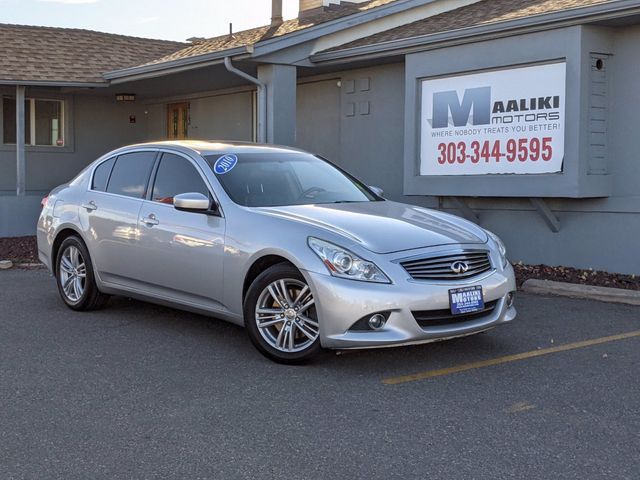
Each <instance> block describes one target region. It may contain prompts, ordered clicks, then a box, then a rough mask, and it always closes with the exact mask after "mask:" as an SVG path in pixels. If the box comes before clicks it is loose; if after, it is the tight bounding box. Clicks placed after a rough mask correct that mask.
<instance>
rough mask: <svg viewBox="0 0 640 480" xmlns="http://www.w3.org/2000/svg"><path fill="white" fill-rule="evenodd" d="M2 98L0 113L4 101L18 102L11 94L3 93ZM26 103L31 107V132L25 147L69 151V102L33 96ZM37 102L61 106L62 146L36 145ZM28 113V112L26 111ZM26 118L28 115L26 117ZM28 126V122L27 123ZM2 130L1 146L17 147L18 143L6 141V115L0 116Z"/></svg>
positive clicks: (25, 141) (2, 109)
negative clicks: (53, 103) (55, 103)
mask: <svg viewBox="0 0 640 480" xmlns="http://www.w3.org/2000/svg"><path fill="white" fill-rule="evenodd" d="M0 96H1V97H2V103H1V104H0V111H2V112H4V100H5V99H10V100H13V102H14V103H15V101H16V97H15V95H14V96H12V95H10V94H7V93H2V94H1V95H0ZM24 100H25V102H27V103H28V105H29V120H30V121H29V130H30V138H29V139H27V138H26V137H25V139H24V146H25V147H26V148H37V149H55V150H56V151H59V150H65V149H67V150H68V149H69V148H70V145H69V144H70V141H71V140H70V139H71V136H70V135H68V132H70V130H71V125H70V122H68V121H67V115H68V113H67V110H68V106H67V100H66V99H65V98H55V97H48V96H43V97H39V96H31V97H25V99H24ZM36 101H43V102H57V103H58V104H60V126H59V128H61V129H62V145H55V144H54V145H39V144H37V143H34V142H35V140H36V115H35V112H36ZM25 113H26V110H25ZM25 117H26V115H25ZM25 124H26V122H25ZM0 129H1V131H2V138H1V140H2V141H1V142H0V145H2V146H3V147H15V145H16V143H15V142H14V143H5V141H4V113H3V115H1V116H0ZM25 133H26V128H25Z"/></svg>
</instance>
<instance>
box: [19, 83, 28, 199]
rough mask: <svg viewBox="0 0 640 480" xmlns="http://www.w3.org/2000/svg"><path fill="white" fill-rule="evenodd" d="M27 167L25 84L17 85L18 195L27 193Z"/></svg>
mask: <svg viewBox="0 0 640 480" xmlns="http://www.w3.org/2000/svg"><path fill="white" fill-rule="evenodd" d="M26 176H27V169H26V165H25V156H24V85H18V86H16V195H18V196H20V195H25V193H26Z"/></svg>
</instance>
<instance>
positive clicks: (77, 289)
mask: <svg viewBox="0 0 640 480" xmlns="http://www.w3.org/2000/svg"><path fill="white" fill-rule="evenodd" d="M73 284H74V286H73V289H74V290H75V292H76V298H80V297H81V296H82V294H83V293H84V289H83V288H82V280H80V279H79V278H78V277H76V279H75V281H74V282H73Z"/></svg>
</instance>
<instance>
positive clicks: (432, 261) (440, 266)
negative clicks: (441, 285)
mask: <svg viewBox="0 0 640 480" xmlns="http://www.w3.org/2000/svg"><path fill="white" fill-rule="evenodd" d="M456 262H464V264H465V265H466V266H467V270H465V271H460V272H457V273H456V272H454V271H453V269H452V266H454V264H456ZM400 265H402V267H403V268H404V269H405V270H406V271H407V273H408V274H409V275H411V278H413V279H415V280H460V279H463V278H469V277H473V276H475V275H480V274H481V273H484V272H487V271H489V270H491V261H490V260H489V252H487V251H486V250H464V251H461V252H456V253H449V254H447V255H438V256H434V257H424V258H418V259H413V260H405V261H403V262H400Z"/></svg>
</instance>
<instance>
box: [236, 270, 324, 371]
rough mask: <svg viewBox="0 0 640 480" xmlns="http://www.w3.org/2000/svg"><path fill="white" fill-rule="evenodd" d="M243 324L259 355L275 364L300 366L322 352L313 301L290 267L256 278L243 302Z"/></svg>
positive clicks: (270, 271) (298, 275) (297, 273)
mask: <svg viewBox="0 0 640 480" xmlns="http://www.w3.org/2000/svg"><path fill="white" fill-rule="evenodd" d="M244 323H245V327H246V329H247V333H248V335H249V338H250V339H251V342H252V343H253V344H254V345H255V347H256V348H257V349H258V351H260V353H262V354H263V355H264V356H265V357H267V358H269V359H271V360H273V361H275V362H278V363H286V364H296V363H303V362H305V361H307V360H309V359H310V358H311V357H313V356H314V355H315V354H317V353H318V352H319V351H320V349H321V347H320V325H319V321H318V315H317V310H316V307H315V300H314V298H313V294H312V293H311V290H310V288H309V286H308V285H307V282H306V280H305V279H304V277H303V276H302V274H301V273H300V271H299V270H298V269H297V268H295V267H294V266H293V265H289V264H286V263H282V264H278V265H274V266H272V267H270V268H268V269H267V270H265V271H264V272H262V273H261V274H260V275H258V277H257V278H256V279H255V280H254V281H253V283H252V284H251V286H250V287H249V290H248V292H247V295H246V297H245V300H244Z"/></svg>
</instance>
